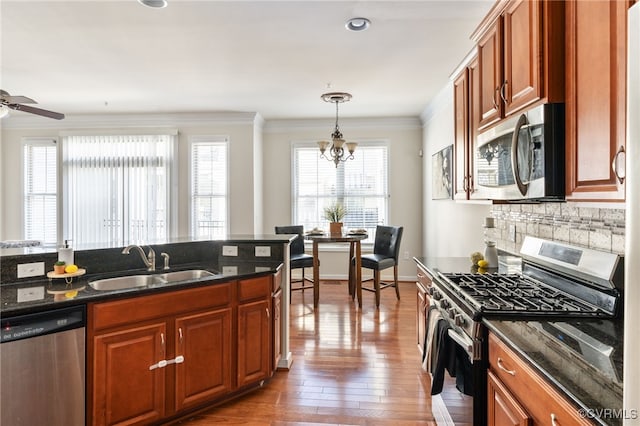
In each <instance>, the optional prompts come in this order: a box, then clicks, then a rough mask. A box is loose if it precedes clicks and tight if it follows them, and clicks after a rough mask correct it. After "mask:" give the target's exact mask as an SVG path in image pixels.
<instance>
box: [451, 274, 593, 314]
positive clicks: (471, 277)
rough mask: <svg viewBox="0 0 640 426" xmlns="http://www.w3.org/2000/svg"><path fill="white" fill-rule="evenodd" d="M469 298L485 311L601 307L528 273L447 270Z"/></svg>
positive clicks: (563, 310) (590, 310) (589, 309)
mask: <svg viewBox="0 0 640 426" xmlns="http://www.w3.org/2000/svg"><path fill="white" fill-rule="evenodd" d="M445 277H446V278H447V279H448V280H450V281H451V282H453V283H454V284H455V285H456V286H457V287H458V289H459V291H460V293H461V295H462V296H464V298H465V299H466V300H470V301H472V302H473V303H474V304H475V305H477V306H478V307H479V308H480V310H482V311H500V312H520V313H581V314H584V313H596V312H598V309H597V308H596V307H594V306H591V305H589V304H588V303H585V302H582V301H580V300H579V299H577V298H575V297H572V296H570V295H568V294H565V293H563V292H561V291H559V290H557V289H555V288H553V287H549V286H547V285H544V284H542V283H539V282H537V281H534V280H532V279H530V278H527V277H526V276H522V275H517V274H483V275H480V274H445Z"/></svg>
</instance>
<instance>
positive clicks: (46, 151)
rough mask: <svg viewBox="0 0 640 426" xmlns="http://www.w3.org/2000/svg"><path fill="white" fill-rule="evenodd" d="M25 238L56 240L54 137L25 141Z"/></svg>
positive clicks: (49, 241)
mask: <svg viewBox="0 0 640 426" xmlns="http://www.w3.org/2000/svg"><path fill="white" fill-rule="evenodd" d="M23 159H24V238H25V239H27V240H38V241H40V242H41V244H42V245H51V246H55V244H56V242H57V211H56V209H57V202H56V198H57V196H58V184H57V172H56V170H57V164H58V161H57V149H56V143H55V141H54V140H52V139H49V140H39V139H28V140H26V141H25V143H24V156H23Z"/></svg>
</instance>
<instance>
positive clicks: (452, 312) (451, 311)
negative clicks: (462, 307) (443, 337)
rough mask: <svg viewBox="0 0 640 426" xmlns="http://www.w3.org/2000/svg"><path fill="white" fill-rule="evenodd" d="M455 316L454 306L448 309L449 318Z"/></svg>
mask: <svg viewBox="0 0 640 426" xmlns="http://www.w3.org/2000/svg"><path fill="white" fill-rule="evenodd" d="M456 316H458V311H457V310H456V308H451V309H449V318H451V319H454V318H455V317H456Z"/></svg>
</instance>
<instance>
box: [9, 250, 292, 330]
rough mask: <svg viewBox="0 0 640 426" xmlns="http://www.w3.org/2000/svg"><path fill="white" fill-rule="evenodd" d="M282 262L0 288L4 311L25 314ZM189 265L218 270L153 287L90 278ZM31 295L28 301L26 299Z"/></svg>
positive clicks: (257, 271) (263, 270) (271, 269)
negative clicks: (96, 283)
mask: <svg viewBox="0 0 640 426" xmlns="http://www.w3.org/2000/svg"><path fill="white" fill-rule="evenodd" d="M281 265H282V262H279V261H274V262H246V261H244V262H242V261H238V262H232V261H229V262H225V264H223V265H221V264H212V263H209V264H207V263H198V264H192V265H176V266H174V267H172V268H171V269H170V270H169V271H163V270H162V269H159V270H156V271H155V272H148V271H147V270H146V269H139V270H126V271H122V272H119V273H117V272H111V273H101V274H91V275H90V274H87V275H82V276H79V277H74V278H73V281H72V282H71V283H70V284H68V283H66V282H65V280H64V279H53V280H49V279H47V278H45V279H37V280H33V281H21V282H16V283H5V284H3V285H2V286H1V289H0V315H1V316H2V317H9V316H15V315H21V314H28V313H34V312H41V311H45V310H50V309H57V308H61V307H66V306H72V305H81V304H86V303H90V302H96V301H101V300H109V299H117V298H124V297H135V296H142V295H148V294H153V293H158V292H163V291H174V290H178V289H183V288H191V287H198V286H203V285H215V284H218V283H221V282H226V281H230V280H237V279H243V278H251V277H257V276H261V275H268V274H273V273H275V272H276V271H277V270H278V268H279V267H280V266H281ZM186 269H205V270H208V271H210V272H213V273H214V276H213V277H207V278H200V279H196V280H188V281H177V282H170V283H166V284H160V285H153V287H134V288H129V289H123V290H109V291H98V290H94V289H93V288H92V287H91V286H90V285H89V282H90V281H93V280H96V279H101V278H111V277H116V276H123V275H145V274H162V273H164V272H171V271H179V270H186ZM24 299H27V301H24Z"/></svg>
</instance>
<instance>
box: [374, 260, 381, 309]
mask: <svg viewBox="0 0 640 426" xmlns="http://www.w3.org/2000/svg"><path fill="white" fill-rule="evenodd" d="M373 288H374V289H375V290H376V308H379V307H380V271H378V270H377V269H375V270H374V271H373Z"/></svg>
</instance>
